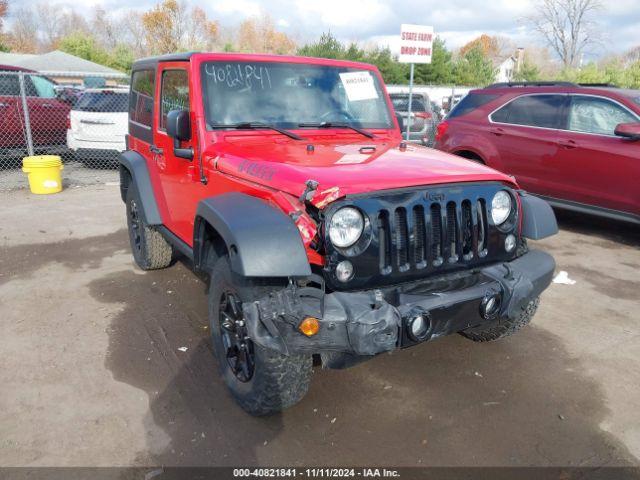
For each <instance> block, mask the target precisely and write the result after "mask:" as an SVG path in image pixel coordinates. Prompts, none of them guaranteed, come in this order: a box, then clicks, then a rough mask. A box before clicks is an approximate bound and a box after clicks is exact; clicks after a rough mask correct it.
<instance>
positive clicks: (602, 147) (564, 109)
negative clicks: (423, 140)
mask: <svg viewBox="0 0 640 480" xmlns="http://www.w3.org/2000/svg"><path fill="white" fill-rule="evenodd" d="M639 140H640V91H638V90H625V89H621V88H616V87H613V86H608V85H577V84H573V83H567V82H554V83H535V84H534V83H500V84H495V85H491V86H489V87H487V88H484V89H481V90H472V91H471V92H470V93H469V94H468V95H467V96H466V97H465V98H464V99H463V100H462V101H461V102H460V103H459V104H458V105H456V107H455V108H454V109H453V110H452V111H451V113H449V115H448V117H447V118H446V120H445V121H444V122H442V123H441V124H440V125H439V126H438V131H437V133H436V144H435V147H436V148H438V149H440V150H444V151H446V152H450V153H454V154H456V155H460V156H462V157H466V158H469V159H472V160H476V161H479V162H482V163H485V164H486V165H489V166H490V167H493V168H495V169H498V170H501V171H503V172H505V173H507V174H510V175H513V176H514V177H515V178H516V180H517V181H518V184H519V185H521V186H522V187H523V188H525V189H526V190H528V191H530V192H532V193H535V194H537V195H539V196H542V197H543V198H545V199H546V200H548V201H549V203H551V204H552V205H554V206H557V207H562V208H567V209H570V210H576V211H580V212H586V213H594V214H598V215H603V216H607V217H611V218H616V219H620V220H626V221H631V222H633V223H640V188H638V185H640V141H639Z"/></svg>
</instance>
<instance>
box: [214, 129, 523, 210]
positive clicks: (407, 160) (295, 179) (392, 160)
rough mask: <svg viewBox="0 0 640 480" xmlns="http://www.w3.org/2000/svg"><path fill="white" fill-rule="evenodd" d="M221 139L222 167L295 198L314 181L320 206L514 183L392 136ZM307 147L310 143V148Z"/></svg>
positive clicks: (235, 137)
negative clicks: (389, 193)
mask: <svg viewBox="0 0 640 480" xmlns="http://www.w3.org/2000/svg"><path fill="white" fill-rule="evenodd" d="M225 140H226V141H225V142H224V143H223V144H222V143H220V144H217V145H216V146H217V147H218V148H216V150H217V152H220V155H219V156H218V159H217V168H218V169H219V170H220V171H222V172H225V173H227V174H230V175H233V176H237V177H240V178H244V179H247V180H250V181H252V182H257V183H261V184H264V185H266V186H269V187H271V188H274V189H277V190H281V191H284V192H287V193H290V194H292V195H296V196H299V195H300V194H302V192H303V191H304V189H305V182H306V181H307V180H316V181H317V182H318V183H319V187H318V191H317V194H316V196H315V197H314V199H313V203H315V204H316V205H317V206H319V207H322V206H324V205H326V204H327V203H329V202H331V201H333V200H335V199H337V198H339V197H342V196H344V195H348V194H356V193H365V192H371V191H378V190H389V189H395V188H402V187H412V186H418V185H433V184H440V183H454V182H477V181H500V182H507V183H510V184H513V183H514V182H513V180H512V179H511V178H510V177H508V176H507V175H504V174H502V173H500V172H498V171H496V170H493V169H491V168H489V167H486V166H484V165H481V164H479V163H476V162H472V161H469V160H466V159H464V158H460V157H456V156H454V155H450V154H448V153H444V152H440V151H438V150H433V149H430V148H425V147H419V146H413V145H411V144H409V145H408V146H407V147H406V149H404V150H401V149H400V148H399V147H398V142H397V141H396V140H369V141H362V140H359V139H354V138H353V136H349V137H346V136H345V137H342V138H339V137H337V136H335V135H334V136H331V137H325V138H324V139H323V138H321V137H319V138H314V139H313V141H311V140H309V141H302V142H300V141H292V140H290V139H288V138H286V137H279V136H278V137H275V136H271V135H267V136H264V135H261V136H255V137H253V136H247V135H245V136H233V137H229V136H227V138H226V139H225ZM363 140H364V139H363ZM307 145H313V151H311V152H310V151H308V147H307ZM362 147H375V151H366V150H362V152H363V153H360V150H361V149H362ZM217 152H216V153H217ZM222 152H223V153H222Z"/></svg>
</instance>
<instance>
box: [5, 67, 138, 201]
mask: <svg viewBox="0 0 640 480" xmlns="http://www.w3.org/2000/svg"><path fill="white" fill-rule="evenodd" d="M128 80H129V77H128V76H127V75H125V74H121V75H102V74H100V75H99V76H96V74H85V73H75V72H74V73H69V72H64V73H62V72H54V71H52V72H38V73H35V72H29V71H18V70H2V71H0V191H6V190H13V189H18V188H26V187H27V186H28V182H27V178H26V175H25V174H24V173H23V172H22V170H21V167H22V159H23V158H24V157H26V156H32V155H59V156H60V157H61V158H62V161H63V164H64V170H63V172H62V175H63V184H64V185H65V186H66V187H69V186H77V185H89V184H95V183H107V182H112V181H118V171H117V164H118V154H119V153H120V152H121V151H123V150H124V149H125V134H126V133H127V114H128V106H129V100H128V99H129V87H128V84H127V83H128Z"/></svg>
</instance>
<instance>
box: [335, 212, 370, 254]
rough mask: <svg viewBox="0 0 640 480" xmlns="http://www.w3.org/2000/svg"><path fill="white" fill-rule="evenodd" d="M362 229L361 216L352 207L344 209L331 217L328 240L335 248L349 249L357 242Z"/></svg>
mask: <svg viewBox="0 0 640 480" xmlns="http://www.w3.org/2000/svg"><path fill="white" fill-rule="evenodd" d="M363 229H364V218H362V214H361V213H360V212H359V211H358V210H356V209H355V208H353V207H344V208H341V209H340V210H338V211H337V212H336V213H334V214H333V217H331V223H330V224H329V238H330V239H331V243H333V244H334V245H335V246H336V247H339V248H346V247H350V246H351V245H353V244H354V243H356V242H357V241H358V239H359V238H360V235H362V230H363Z"/></svg>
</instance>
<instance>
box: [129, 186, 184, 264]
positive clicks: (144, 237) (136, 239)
mask: <svg viewBox="0 0 640 480" xmlns="http://www.w3.org/2000/svg"><path fill="white" fill-rule="evenodd" d="M126 205H127V227H128V228H129V243H130V244H131V251H132V253H133V259H134V260H135V261H136V264H137V265H138V266H139V267H140V268H141V269H142V270H157V269H159V268H165V267H168V266H169V264H170V263H171V258H172V256H173V248H172V247H171V244H169V242H167V241H166V240H165V238H164V237H163V236H162V234H161V233H160V232H159V231H157V230H156V229H155V228H154V227H153V226H149V225H147V224H146V223H145V221H144V219H143V217H142V204H141V202H140V196H139V195H138V191H137V190H136V187H135V185H134V184H133V183H131V184H130V185H129V188H128V189H127V202H126Z"/></svg>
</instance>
